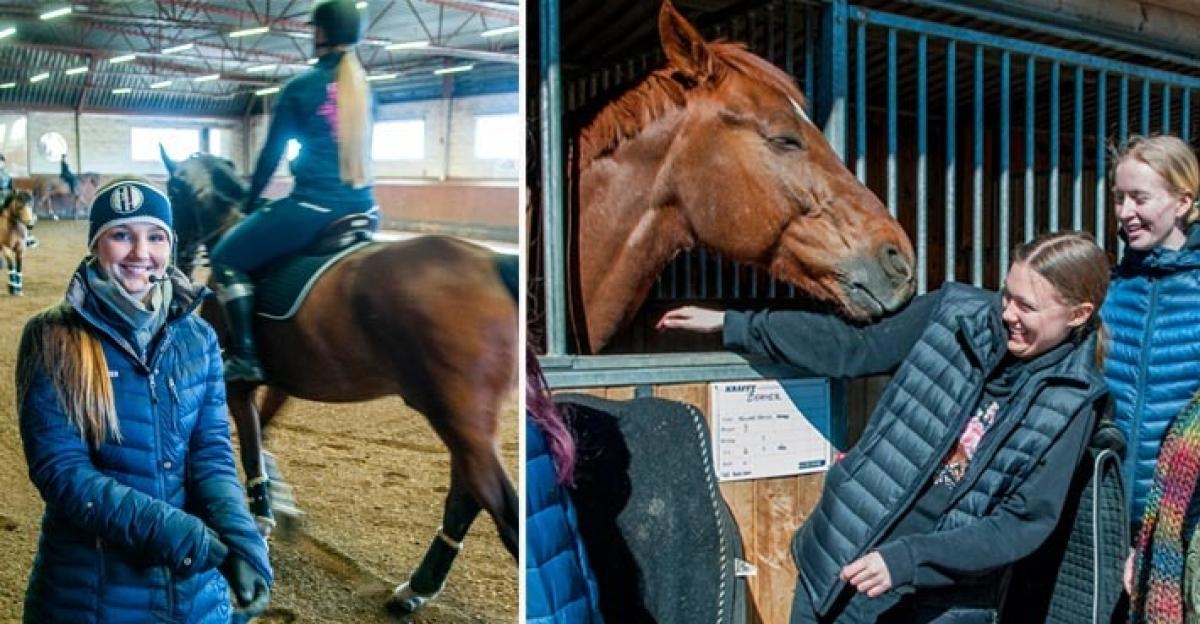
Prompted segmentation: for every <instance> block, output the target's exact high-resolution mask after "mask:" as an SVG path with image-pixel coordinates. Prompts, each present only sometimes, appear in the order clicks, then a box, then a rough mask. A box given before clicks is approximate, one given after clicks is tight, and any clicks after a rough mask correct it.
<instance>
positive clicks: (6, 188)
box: [0, 154, 13, 206]
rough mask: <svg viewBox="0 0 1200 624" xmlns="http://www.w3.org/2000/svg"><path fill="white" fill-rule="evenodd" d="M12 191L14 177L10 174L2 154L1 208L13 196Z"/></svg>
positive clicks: (0, 171)
mask: <svg viewBox="0 0 1200 624" xmlns="http://www.w3.org/2000/svg"><path fill="white" fill-rule="evenodd" d="M12 191H13V183H12V175H11V174H10V173H9V172H8V163H7V162H5V160H4V154H0V206H3V205H4V202H6V201H8V196H9V195H12Z"/></svg>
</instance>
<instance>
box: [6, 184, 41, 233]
mask: <svg viewBox="0 0 1200 624" xmlns="http://www.w3.org/2000/svg"><path fill="white" fill-rule="evenodd" d="M3 211H4V212H5V213H8V214H10V215H12V217H13V218H15V219H16V220H17V221H20V222H21V223H22V224H24V225H25V227H27V228H29V229H31V230H32V229H33V226H34V224H36V223H37V215H36V214H35V213H34V212H33V195H31V194H30V193H29V191H25V190H16V191H13V192H12V193H10V194H9V196H8V199H7V200H5V202H4V208H3Z"/></svg>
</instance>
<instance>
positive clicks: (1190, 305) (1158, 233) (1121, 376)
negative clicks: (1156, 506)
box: [1100, 135, 1200, 587]
mask: <svg viewBox="0 0 1200 624" xmlns="http://www.w3.org/2000/svg"><path fill="white" fill-rule="evenodd" d="M1113 161H1114V164H1115V166H1114V171H1113V173H1114V175H1113V188H1112V193H1113V203H1114V210H1115V216H1116V219H1117V223H1118V225H1119V226H1120V233H1121V236H1122V238H1124V239H1125V241H1126V247H1125V255H1124V257H1123V258H1122V259H1121V262H1120V263H1119V264H1118V265H1117V267H1116V269H1115V271H1114V272H1113V280H1112V286H1111V287H1110V288H1109V290H1108V297H1107V298H1106V299H1105V300H1104V306H1103V307H1101V309H1100V316H1101V317H1102V318H1103V319H1104V322H1105V324H1106V325H1107V326H1108V327H1109V329H1110V331H1111V332H1112V342H1111V349H1110V351H1109V356H1108V361H1107V363H1106V364H1105V367H1104V376H1105V378H1106V380H1107V381H1108V387H1109V390H1110V391H1111V392H1112V398H1113V408H1114V420H1115V422H1116V424H1117V426H1118V427H1120V428H1121V431H1122V432H1123V433H1124V434H1125V437H1126V438H1127V439H1128V442H1129V444H1128V451H1127V452H1126V455H1125V481H1126V484H1127V486H1128V491H1129V500H1130V503H1131V505H1130V522H1131V525H1132V526H1133V531H1132V532H1131V535H1133V536H1137V534H1138V530H1139V528H1140V525H1141V523H1142V514H1143V512H1144V509H1145V504H1146V497H1147V494H1148V493H1149V491H1150V486H1151V485H1152V484H1153V482H1154V469H1155V464H1156V462H1157V461H1158V453H1159V447H1160V446H1161V444H1162V440H1163V438H1164V437H1165V436H1166V434H1167V429H1168V428H1169V427H1170V425H1171V422H1172V421H1173V420H1174V418H1175V416H1176V414H1179V413H1180V412H1181V411H1182V410H1183V408H1184V407H1185V406H1186V405H1187V404H1188V401H1189V400H1191V398H1192V395H1193V394H1194V393H1195V392H1196V391H1197V389H1200V225H1198V224H1197V223H1196V221H1197V218H1200V209H1198V208H1197V207H1196V204H1195V202H1196V198H1197V197H1198V196H1200V164H1198V163H1197V160H1196V155H1195V153H1194V152H1193V151H1192V149H1191V148H1190V147H1189V146H1188V145H1187V143H1184V142H1183V141H1182V140H1180V139H1179V138H1178V137H1174V136H1169V135H1161V136H1153V137H1140V136H1132V137H1130V138H1129V140H1128V141H1126V142H1125V144H1124V145H1122V146H1121V148H1120V149H1119V150H1118V151H1117V153H1116V155H1115V157H1114V159H1113ZM1197 515H1198V514H1197V510H1195V509H1193V510H1191V511H1189V513H1188V514H1187V518H1186V525H1187V526H1186V527H1185V530H1184V535H1190V534H1191V527H1194V526H1195V524H1196V517H1197ZM1126 572H1127V577H1126V585H1127V587H1128V585H1129V582H1130V577H1129V576H1128V575H1129V573H1130V572H1132V568H1127V571H1126Z"/></svg>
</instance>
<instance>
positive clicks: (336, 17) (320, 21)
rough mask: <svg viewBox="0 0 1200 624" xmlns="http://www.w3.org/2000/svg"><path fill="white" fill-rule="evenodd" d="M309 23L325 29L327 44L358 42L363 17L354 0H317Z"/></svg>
mask: <svg viewBox="0 0 1200 624" xmlns="http://www.w3.org/2000/svg"><path fill="white" fill-rule="evenodd" d="M308 21H309V23H311V24H312V25H314V26H320V27H321V28H322V29H323V30H324V31H325V39H326V44H327V45H331V46H334V45H343V44H348V43H358V41H359V39H362V36H363V30H364V28H363V26H364V23H363V19H362V14H361V13H360V12H359V10H358V7H356V6H355V2H354V0H317V1H316V2H314V3H313V7H312V15H311V17H310V18H309V20H308Z"/></svg>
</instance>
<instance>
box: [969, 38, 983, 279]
mask: <svg viewBox="0 0 1200 624" xmlns="http://www.w3.org/2000/svg"><path fill="white" fill-rule="evenodd" d="M974 99H975V119H974V121H975V135H974V136H975V141H974V142H975V145H974V147H975V149H974V152H975V154H974V155H975V158H974V160H973V161H972V162H973V166H974V174H973V175H974V177H973V178H972V193H971V197H972V202H971V283H972V284H974V285H975V286H977V287H983V46H981V45H977V46H975V98H974Z"/></svg>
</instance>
